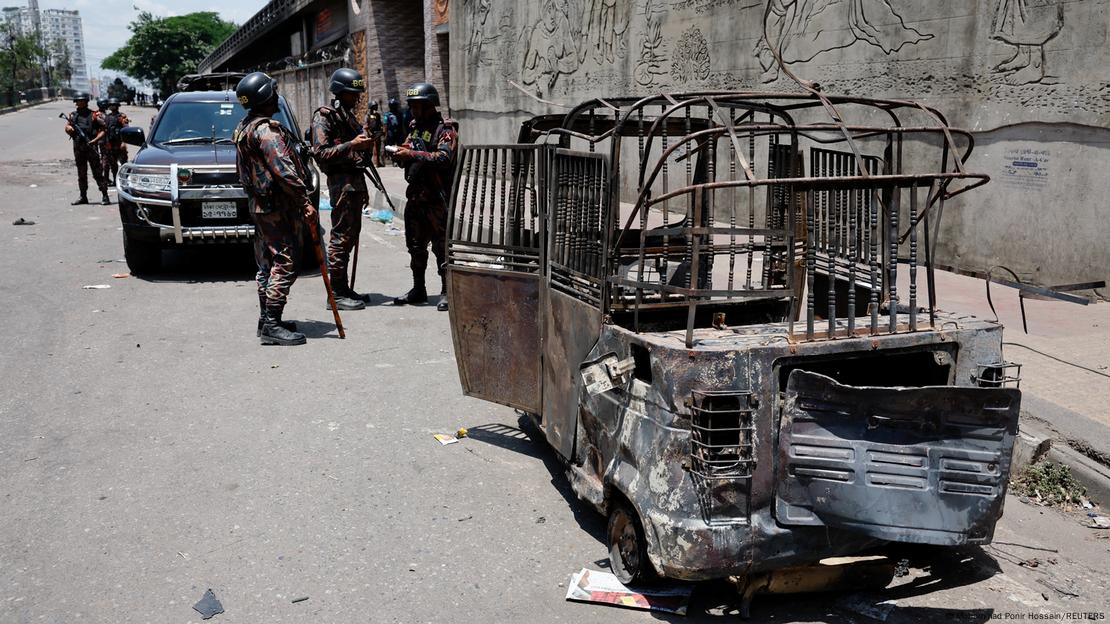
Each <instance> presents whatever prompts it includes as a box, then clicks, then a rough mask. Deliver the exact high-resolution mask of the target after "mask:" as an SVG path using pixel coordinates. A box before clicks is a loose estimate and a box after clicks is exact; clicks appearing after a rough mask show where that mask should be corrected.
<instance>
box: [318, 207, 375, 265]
mask: <svg viewBox="0 0 1110 624" xmlns="http://www.w3.org/2000/svg"><path fill="white" fill-rule="evenodd" d="M336 197H337V199H335V198H336ZM333 199H335V203H333V204H332V206H331V234H330V237H329V241H328V274H329V276H330V277H331V279H333V280H336V279H342V280H343V283H344V284H345V283H347V265H348V264H349V263H350V260H351V251H353V250H354V248H355V245H357V244H358V236H359V234H360V233H361V232H362V209H363V208H365V207H366V206H367V204H368V203H369V202H370V197H369V195H367V194H366V193H365V192H363V191H357V190H346V191H342V192H340V193H339V194H338V195H333ZM340 276H342V277H340Z"/></svg>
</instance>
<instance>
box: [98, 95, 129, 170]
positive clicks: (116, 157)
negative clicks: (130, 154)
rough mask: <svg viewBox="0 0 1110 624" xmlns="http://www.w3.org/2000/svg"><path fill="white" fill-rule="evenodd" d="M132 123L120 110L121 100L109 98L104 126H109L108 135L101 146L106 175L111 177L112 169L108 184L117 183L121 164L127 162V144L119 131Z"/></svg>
mask: <svg viewBox="0 0 1110 624" xmlns="http://www.w3.org/2000/svg"><path fill="white" fill-rule="evenodd" d="M130 124H131V120H130V119H128V118H127V115H124V114H123V113H121V112H120V111H119V100H118V99H116V98H110V99H109V100H108V112H107V113H105V115H104V126H105V127H106V128H107V130H106V137H105V140H104V145H102V146H101V148H100V151H101V153H102V155H103V158H102V160H101V162H102V163H103V165H102V168H103V170H104V177H106V178H109V176H108V172H109V171H111V173H112V175H111V177H110V178H109V179H108V184H115V183H116V174H117V173H118V172H119V166H120V165H121V164H123V163H125V162H127V146H126V145H125V144H124V143H123V139H122V138H121V137H120V133H119V131H120V129H122V128H123V127H124V126H127V125H130Z"/></svg>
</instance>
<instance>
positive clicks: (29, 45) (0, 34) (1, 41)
mask: <svg viewBox="0 0 1110 624" xmlns="http://www.w3.org/2000/svg"><path fill="white" fill-rule="evenodd" d="M42 54H43V53H42V48H41V47H40V46H39V45H38V42H37V41H36V40H35V38H34V37H33V36H31V35H24V34H21V33H20V31H19V28H18V27H17V26H16V24H15V22H14V21H5V22H3V23H2V24H0V85H2V87H3V91H4V92H6V93H7V94H8V101H9V102H11V103H12V104H15V103H17V102H18V101H19V98H18V97H17V92H18V91H21V90H23V89H26V88H29V87H32V86H37V84H38V77H39V72H38V67H39V59H40V58H42Z"/></svg>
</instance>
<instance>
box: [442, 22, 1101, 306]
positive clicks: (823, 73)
mask: <svg viewBox="0 0 1110 624" xmlns="http://www.w3.org/2000/svg"><path fill="white" fill-rule="evenodd" d="M450 10H451V19H450V23H451V31H452V35H453V36H452V38H451V71H450V77H451V98H452V109H453V110H452V112H453V114H454V115H455V116H456V117H458V118H459V119H460V121H461V123H462V138H463V140H464V141H465V142H470V143H478V142H492V141H505V142H508V141H512V140H514V139H515V137H516V132H517V128H518V126H519V123H520V121H521V120H523V119H524V118H526V117H527V116H530V115H533V114H539V113H554V112H562V111H565V110H566V109H565V106H566V105H570V104H574V103H577V102H579V101H582V100H584V99H587V98H591V97H596V96H617V95H646V94H650V93H659V92H668V91H672V92H675V91H697V90H705V89H737V90H756V89H765V90H774V91H783V90H789V91H794V90H797V87H796V85H795V84H794V83H793V81H792V80H790V79H789V78H788V77H787V76H785V75H783V72H782V71H780V70H779V69H778V67H777V65H776V63H775V62H774V60H773V55H772V54H771V48H770V45H774V46H775V48H776V49H777V50H778V51H779V52H780V55H781V56H782V58H783V60H784V62H785V63H786V64H787V66H788V67H789V68H790V70H791V71H793V72H794V73H796V74H797V75H799V76H801V77H803V78H806V79H809V80H816V81H818V82H820V83H821V84H822V85H823V87H824V89H825V91H827V92H830V93H842V94H853V95H867V96H877V97H910V98H914V99H920V100H923V101H925V102H926V103H928V104H930V105H933V106H936V107H938V108H940V109H941V110H942V111H943V112H945V113H946V114H947V115H948V118H949V120H950V121H951V122H952V123H953V124H955V125H958V126H963V127H967V128H969V129H971V130H972V131H974V132H975V133H976V136H977V143H978V145H977V149H976V151H975V153H974V154H973V156H972V161H971V168H972V169H975V170H979V171H982V172H985V173H988V174H990V175H991V176H992V178H994V181H993V182H992V183H991V184H990V185H988V186H987V187H985V188H984V189H981V190H978V191H973V192H971V193H968V194H966V195H964V196H962V197H961V198H957V200H954V201H952V202H950V203H949V204H948V205H947V206H946V210H945V215H944V219H945V221H944V227H943V231H942V235H941V238H940V247H939V256H940V257H939V258H938V260H939V261H940V262H941V263H945V264H951V265H959V266H961V267H964V268H975V269H979V270H984V269H986V268H989V267H990V266H992V265H996V264H1002V265H1006V266H1009V267H1011V268H1013V269H1015V270H1016V271H1018V272H1019V273H1020V274H1023V275H1024V276H1027V277H1031V278H1034V279H1035V280H1036V281H1038V282H1040V283H1044V284H1061V283H1067V282H1078V281H1087V280H1094V279H1106V278H1110V245H1107V243H1106V239H1107V237H1108V236H1110V219H1107V218H1105V217H1104V216H1103V215H1104V214H1105V213H1106V210H1105V208H1104V206H1105V205H1106V202H1105V199H1104V198H1105V197H1107V194H1106V191H1107V190H1110V189H1107V188H1106V186H1107V184H1108V182H1107V180H1108V178H1110V176H1106V175H1105V173H1104V171H1106V170H1108V169H1110V151H1108V150H1107V147H1108V144H1107V142H1106V141H1107V139H1106V136H1107V132H1108V131H1107V128H1110V65H1108V64H1107V63H1105V56H1106V52H1105V51H1106V50H1107V49H1108V47H1107V46H1108V41H1107V32H1108V30H1110V0H930V1H928V2H925V1H920V0H917V1H915V0H524V1H521V2H498V1H496V0H453V1H452V2H451V7H450ZM765 33H766V37H765ZM767 41H770V42H771V44H768V43H767ZM541 100H544V101H547V102H551V103H554V105H552V104H545V103H543V102H541ZM1015 163H1019V164H1017V165H1015Z"/></svg>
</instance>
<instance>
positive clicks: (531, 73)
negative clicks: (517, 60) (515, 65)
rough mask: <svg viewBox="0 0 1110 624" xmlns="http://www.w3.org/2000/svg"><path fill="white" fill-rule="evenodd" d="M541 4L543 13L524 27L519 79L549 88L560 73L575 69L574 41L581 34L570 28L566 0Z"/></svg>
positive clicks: (531, 84) (549, 0) (578, 64)
mask: <svg viewBox="0 0 1110 624" xmlns="http://www.w3.org/2000/svg"><path fill="white" fill-rule="evenodd" d="M540 8H541V11H542V13H543V17H542V18H541V19H540V21H539V22H538V23H537V24H536V25H534V26H532V28H531V29H529V30H528V31H526V32H527V34H526V41H527V45H526V47H525V52H524V59H523V61H522V63H521V68H520V80H521V82H523V83H524V84H526V85H529V86H540V87H542V88H543V89H545V90H548V91H550V90H551V89H552V88H553V87H554V86H555V83H556V82H557V81H558V80H559V76H562V75H566V74H573V73H574V72H576V71H578V67H579V66H580V65H581V61H580V60H579V58H578V48H577V46H576V43H580V42H581V38H580V37H579V36H578V35H579V33H578V32H575V30H573V29H572V28H571V24H572V23H573V22H572V21H571V18H570V3H569V2H568V0H543V2H542V4H541V7H540Z"/></svg>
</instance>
